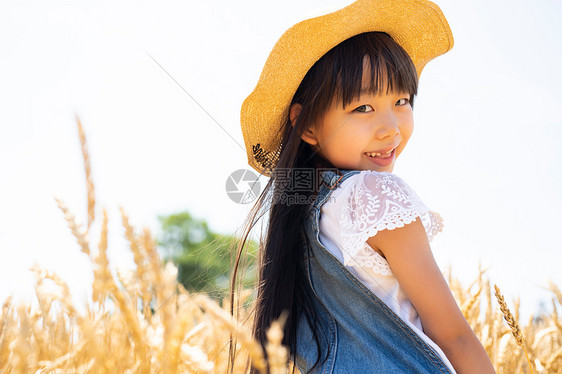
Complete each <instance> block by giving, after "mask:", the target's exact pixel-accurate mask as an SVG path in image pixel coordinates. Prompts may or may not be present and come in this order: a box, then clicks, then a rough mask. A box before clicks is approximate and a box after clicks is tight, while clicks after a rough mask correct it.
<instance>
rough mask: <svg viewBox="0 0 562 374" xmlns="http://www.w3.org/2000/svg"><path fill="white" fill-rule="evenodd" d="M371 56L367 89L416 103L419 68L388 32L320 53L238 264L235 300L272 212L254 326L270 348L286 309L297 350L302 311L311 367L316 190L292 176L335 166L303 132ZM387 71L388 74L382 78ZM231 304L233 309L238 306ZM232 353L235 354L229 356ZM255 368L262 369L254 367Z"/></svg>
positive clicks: (346, 97) (341, 97) (340, 99)
mask: <svg viewBox="0 0 562 374" xmlns="http://www.w3.org/2000/svg"><path fill="white" fill-rule="evenodd" d="M365 58H368V60H369V61H370V72H371V75H370V77H373V78H372V79H371V83H370V87H369V91H370V92H371V93H372V94H374V95H377V94H379V93H382V92H383V90H384V89H385V88H386V93H387V94H388V92H389V91H390V92H397V91H405V92H409V93H410V104H411V105H412V107H413V105H414V96H415V95H417V87H418V75H417V72H416V68H415V66H414V64H413V62H412V60H411V58H410V56H409V55H408V54H407V53H406V51H405V50H404V49H403V48H402V47H401V46H400V45H398V44H397V43H396V42H395V41H394V40H393V39H392V38H391V37H390V35H388V34H387V33H384V32H366V33H362V34H358V35H355V36H353V37H351V38H349V39H347V40H345V41H343V42H341V43H340V44H338V45H337V46H335V47H334V48H332V49H331V50H330V51H328V52H327V53H326V54H325V55H324V56H322V57H321V58H320V59H319V60H318V61H317V62H316V63H315V64H314V65H313V66H312V67H311V68H310V70H309V71H308V72H307V74H306V75H305V77H304V78H303V80H302V82H301V84H300V86H299V87H298V89H297V91H296V92H295V95H294V97H293V99H292V104H294V103H298V104H300V105H301V106H302V109H301V111H300V113H299V114H298V117H297V118H296V120H295V121H294V123H291V120H290V118H286V119H285V121H284V123H283V124H282V126H281V127H280V129H279V133H278V134H277V135H278V136H279V137H280V139H281V144H282V149H281V152H280V154H279V160H278V162H277V164H276V166H275V167H274V169H273V170H272V172H271V178H270V179H269V181H268V183H267V185H266V186H265V189H264V190H263V192H262V193H261V194H260V196H259V197H258V199H257V201H256V203H255V205H254V206H253V208H252V210H251V212H250V214H249V215H248V218H247V219H246V222H245V224H244V234H243V236H242V240H241V242H240V243H239V244H238V248H237V257H236V262H235V265H234V268H233V272H232V278H231V300H232V299H233V298H234V295H235V291H236V289H237V287H239V282H237V278H238V277H239V274H238V266H239V263H240V261H241V259H242V258H243V252H244V251H243V249H244V245H245V243H246V241H247V239H248V235H249V234H250V232H251V230H252V228H253V227H254V226H255V225H256V224H257V222H258V220H259V219H260V218H261V217H262V216H264V215H265V214H266V213H269V220H268V222H267V227H266V235H265V238H262V237H260V243H259V254H258V277H259V278H258V283H257V298H256V304H255V310H254V324H253V334H254V337H255V338H256V339H257V341H259V342H260V343H261V344H262V346H263V347H264V348H265V344H266V343H267V337H266V331H267V328H268V327H269V326H270V325H271V323H272V322H273V321H275V320H276V319H278V318H279V317H280V316H281V315H282V314H283V313H284V312H285V313H286V314H285V315H286V317H287V318H286V321H285V325H284V336H283V341H282V343H283V344H284V345H286V346H288V347H289V349H290V352H291V355H293V357H294V354H295V353H296V347H297V343H299V344H302V343H303V342H297V339H296V332H297V328H298V321H299V319H300V318H301V317H302V316H304V317H305V318H306V319H307V321H308V323H309V324H310V326H313V332H314V339H315V344H316V347H317V352H318V356H317V357H318V360H317V361H316V363H315V364H314V365H313V367H311V368H310V370H312V369H313V368H314V367H316V366H317V365H319V364H320V362H321V360H322V357H325V355H326V353H327V352H321V346H320V338H321V337H320V336H319V335H318V330H317V329H315V328H314V326H316V325H317V315H316V313H315V311H314V309H313V303H312V299H311V298H312V297H313V296H312V294H311V290H310V287H309V284H308V281H307V279H306V276H305V273H304V269H303V266H302V265H303V264H302V263H303V261H302V257H303V253H302V251H303V242H302V240H303V238H304V237H305V236H304V235H305V234H304V225H305V220H306V218H307V217H308V215H309V213H310V208H311V207H312V201H313V198H314V197H315V196H316V194H317V193H318V191H317V190H313V189H311V190H305V191H300V190H299V191H297V190H296V189H295V188H293V187H294V186H293V184H292V183H293V181H294V178H293V174H294V173H295V171H296V170H299V169H301V170H302V169H310V168H314V169H316V168H334V169H335V166H334V165H332V164H331V163H330V162H329V161H328V160H327V159H325V158H323V157H322V156H321V155H320V154H319V153H317V152H315V151H314V150H313V149H312V148H311V146H310V145H309V144H308V143H306V142H304V141H303V140H302V139H301V135H302V134H303V132H304V131H305V130H307V129H308V128H309V127H310V126H314V124H315V123H316V122H317V121H318V120H319V119H321V118H322V117H323V116H324V114H325V113H326V111H327V110H328V109H329V106H330V105H331V103H332V100H333V99H334V98H335V99H336V100H337V103H340V104H342V106H343V107H346V106H347V105H348V104H349V103H350V102H351V101H353V100H355V99H357V98H359V96H360V93H361V88H362V78H363V63H364V59H365ZM381 77H388V78H387V79H386V81H383V78H381ZM297 195H300V196H297ZM292 197H293V198H295V199H296V198H300V200H299V201H301V202H303V201H304V202H305V203H302V204H287V201H291V200H290V199H291V198H292ZM293 201H296V200H293ZM231 304H232V305H233V303H231ZM231 312H232V313H233V309H232V308H231ZM304 343H308V342H304ZM232 352H233V350H232V346H231V353H232ZM233 359H234V357H233V356H232V355H231V360H233ZM253 371H254V372H255V371H256V370H255V368H254V369H253Z"/></svg>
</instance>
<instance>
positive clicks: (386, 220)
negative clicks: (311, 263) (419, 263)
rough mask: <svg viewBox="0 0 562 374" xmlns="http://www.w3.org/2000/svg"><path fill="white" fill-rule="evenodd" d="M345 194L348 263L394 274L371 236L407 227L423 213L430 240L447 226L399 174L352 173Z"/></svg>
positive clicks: (344, 233)
mask: <svg viewBox="0 0 562 374" xmlns="http://www.w3.org/2000/svg"><path fill="white" fill-rule="evenodd" d="M352 178H353V179H355V181H354V182H352V183H350V184H348V188H346V189H345V191H344V193H343V195H342V198H343V199H344V200H343V201H344V202H346V203H344V207H343V209H342V211H341V216H340V220H339V223H340V227H341V238H342V243H343V248H342V249H343V250H342V252H343V258H344V265H348V266H349V265H351V266H357V265H359V266H363V267H367V268H370V269H372V270H373V271H375V272H376V273H379V274H381V275H386V276H389V275H392V271H391V269H390V266H389V264H388V261H387V260H386V259H385V258H384V257H382V256H381V255H380V254H378V253H377V252H376V251H374V250H373V249H372V248H371V246H370V245H369V244H367V239H368V238H370V237H372V236H374V235H376V234H377V232H379V231H381V230H384V229H388V230H393V229H395V228H397V227H403V226H404V225H407V224H408V223H411V222H413V221H415V220H416V218H417V217H420V220H421V221H422V223H423V226H424V228H425V231H426V233H427V237H428V240H429V241H432V240H433V238H434V236H435V235H436V234H437V233H438V232H441V231H442V230H443V226H444V225H443V218H442V217H441V215H440V214H439V213H437V212H434V211H430V210H429V209H428V208H427V206H425V204H424V203H423V202H422V201H421V199H420V198H419V196H418V195H417V194H416V193H415V192H414V191H413V190H412V189H411V188H410V187H409V186H408V185H407V184H406V183H405V182H404V181H403V180H402V179H400V178H399V177H398V176H396V175H395V174H392V173H387V172H376V171H370V170H364V171H362V172H361V173H359V174H357V175H355V176H353V177H350V178H349V179H352Z"/></svg>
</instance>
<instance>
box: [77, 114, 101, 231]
mask: <svg viewBox="0 0 562 374" xmlns="http://www.w3.org/2000/svg"><path fill="white" fill-rule="evenodd" d="M76 124H77V125H78V137H79V138H80V145H81V149H82V158H83V159H84V170H85V171H86V190H87V191H88V226H87V227H88V229H89V228H90V226H91V225H92V222H93V221H94V219H95V211H94V210H95V209H94V208H95V205H96V194H95V192H94V182H93V180H92V170H91V165H90V153H89V152H88V146H87V143H86V135H85V134H84V129H83V128H82V122H81V121H80V118H79V117H78V115H76Z"/></svg>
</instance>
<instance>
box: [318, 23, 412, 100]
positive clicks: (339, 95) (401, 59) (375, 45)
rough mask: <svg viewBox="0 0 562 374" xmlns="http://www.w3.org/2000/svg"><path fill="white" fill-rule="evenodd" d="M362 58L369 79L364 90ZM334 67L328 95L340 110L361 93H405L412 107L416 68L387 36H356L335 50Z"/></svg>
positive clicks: (382, 34) (367, 34) (401, 49)
mask: <svg viewBox="0 0 562 374" xmlns="http://www.w3.org/2000/svg"><path fill="white" fill-rule="evenodd" d="M365 58H366V60H367V62H368V64H367V67H368V68H370V71H369V74H367V76H368V77H370V79H369V81H368V83H367V85H366V86H365V87H363V83H364V82H363V73H364V72H363V69H364V59H365ZM333 67H334V69H333V71H332V77H331V79H329V81H330V82H331V83H332V84H333V86H332V87H330V88H329V91H331V92H333V95H332V99H336V102H337V103H338V104H341V105H342V107H343V108H345V107H347V106H348V105H349V104H350V103H351V102H353V101H354V100H357V99H359V98H360V96H361V94H362V93H364V92H365V91H363V92H362V89H366V90H367V91H366V93H370V94H372V95H383V94H385V95H387V94H389V93H390V92H407V93H409V94H410V103H411V105H412V106H413V98H414V96H415V95H417V88H418V75H417V72H416V67H415V65H414V63H413V62H412V59H411V58H410V56H409V55H408V54H407V53H406V51H404V49H403V48H402V47H400V45H398V44H397V43H396V42H395V41H394V40H393V39H392V38H391V37H390V35H388V34H386V33H382V32H370V33H363V34H359V35H356V36H354V37H352V38H350V39H347V40H346V41H344V42H343V43H341V44H340V45H338V46H336V47H335V48H334V56H333ZM326 88H328V87H326Z"/></svg>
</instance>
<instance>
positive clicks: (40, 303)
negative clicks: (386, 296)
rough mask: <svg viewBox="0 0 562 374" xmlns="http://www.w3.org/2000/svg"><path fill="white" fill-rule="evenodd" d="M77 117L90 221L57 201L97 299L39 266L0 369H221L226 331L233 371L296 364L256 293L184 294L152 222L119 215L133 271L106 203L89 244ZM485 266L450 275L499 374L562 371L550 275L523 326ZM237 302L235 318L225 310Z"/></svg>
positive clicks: (16, 308)
mask: <svg viewBox="0 0 562 374" xmlns="http://www.w3.org/2000/svg"><path fill="white" fill-rule="evenodd" d="M77 122H78V128H79V136H80V141H81V145H82V154H83V157H84V167H85V169H86V179H87V201H88V225H87V229H83V228H82V227H81V225H80V224H78V223H77V222H76V219H75V217H74V216H73V215H72V214H71V213H70V211H69V209H68V208H67V206H66V205H65V204H64V202H63V201H62V200H60V199H57V204H58V206H59V208H60V209H61V211H62V212H63V215H64V219H65V220H66V221H67V223H68V226H69V228H70V231H71V233H72V235H73V236H74V237H75V238H76V240H77V242H78V245H79V248H80V250H81V251H82V252H83V253H84V254H85V255H86V256H88V258H89V260H90V263H91V266H92V272H93V282H92V297H91V300H88V302H87V304H86V305H85V312H80V311H79V310H78V308H76V307H75V305H74V302H73V299H72V297H71V295H70V290H69V287H68V285H67V284H66V283H65V282H64V280H62V279H61V278H59V277H58V276H57V275H56V274H55V273H53V272H50V271H48V270H47V269H43V268H41V267H39V266H35V267H33V268H32V271H33V272H34V274H35V275H36V282H35V295H36V297H37V305H36V306H34V307H32V306H31V305H25V304H19V305H14V303H13V302H12V299H11V298H8V299H7V300H5V301H4V303H3V305H2V311H1V315H0V372H1V373H38V374H39V373H131V374H132V373H147V374H148V373H195V372H197V373H225V372H227V370H228V362H229V355H230V352H229V341H230V339H234V340H233V341H234V352H233V354H234V356H235V357H237V360H236V361H235V362H234V368H233V369H234V372H235V373H247V372H248V362H251V363H252V364H253V365H254V366H255V367H256V368H257V369H258V370H259V371H261V372H263V373H265V372H270V373H272V374H285V373H288V372H290V371H291V370H292V365H291V364H290V363H288V359H289V353H288V350H287V347H285V346H283V345H282V343H281V342H282V339H283V324H284V322H285V318H286V316H282V317H281V318H280V319H279V320H278V321H275V322H274V323H273V324H272V325H271V327H270V329H269V330H268V331H267V339H268V342H267V344H266V345H265V351H264V350H263V349H262V346H261V345H260V344H259V343H258V342H257V341H255V339H254V338H253V336H252V334H251V332H250V331H251V330H250V326H251V322H252V321H251V319H252V318H251V316H252V314H251V309H250V307H248V306H245V305H246V303H244V300H245V299H246V298H248V297H249V296H250V295H251V293H252V291H251V290H240V292H239V298H238V299H235V300H234V301H231V300H229V299H225V300H223V301H222V305H219V303H217V302H216V301H214V300H213V299H211V298H210V297H208V296H207V295H205V294H191V293H189V292H187V291H186V290H185V288H184V287H183V286H182V285H181V284H178V282H177V269H176V267H175V266H174V265H173V264H171V263H166V264H163V263H162V261H161V259H160V257H159V256H158V252H157V249H156V245H155V243H154V240H153V236H152V234H151V232H150V230H149V229H148V228H144V229H143V230H142V231H140V232H138V231H136V230H135V227H134V226H133V225H132V224H131V223H130V220H129V217H128V216H127V215H126V214H125V211H124V210H123V209H121V219H122V224H123V227H124V229H125V237H126V239H127V240H128V244H129V250H130V251H131V253H132V255H133V259H134V263H135V265H136V266H135V269H134V270H133V271H130V270H115V269H113V268H112V267H111V264H110V261H109V259H108V257H107V250H108V242H107V236H108V219H109V218H108V215H107V211H106V210H105V209H103V214H102V221H101V222H100V225H101V227H100V238H99V241H98V245H97V251H95V253H94V252H93V251H91V246H90V243H89V240H88V230H89V228H90V227H91V225H93V224H95V223H96V221H95V217H96V215H95V214H94V212H95V198H94V196H95V194H94V190H93V188H94V185H93V183H92V181H91V170H90V161H89V153H88V151H87V147H86V140H85V136H84V132H83V129H82V126H81V124H80V122H79V119H78V117H77ZM486 271H487V270H482V269H480V267H479V271H478V276H477V277H476V279H475V281H474V282H472V284H470V285H469V286H468V287H464V286H463V285H461V283H460V282H459V281H458V279H456V278H455V277H453V276H452V273H451V268H450V267H449V274H448V278H447V279H448V282H449V286H450V287H451V290H452V292H453V295H454V296H455V299H456V300H457V302H458V304H459V305H460V306H461V311H462V313H463V315H464V316H465V318H466V319H467V321H468V322H469V324H470V326H471V328H472V329H473V331H474V332H475V334H476V335H477V337H478V338H479V339H480V341H481V342H482V344H483V346H484V348H485V350H486V352H487V354H488V355H489V357H490V359H491V360H492V363H493V365H494V367H495V368H496V371H497V373H498V374H507V373H509V374H512V373H529V372H530V373H532V372H537V373H561V374H562V321H561V320H560V318H559V316H558V311H557V308H558V307H559V306H560V305H561V303H562V292H560V290H559V288H558V287H557V286H556V285H554V283H550V285H549V288H550V290H551V292H552V293H553V295H554V296H553V298H552V305H553V312H552V313H551V314H549V315H541V316H538V317H534V316H532V315H531V316H530V318H529V320H528V321H527V323H526V324H520V323H519V304H520V303H519V300H518V299H517V300H516V301H514V313H513V314H512V313H511V311H510V310H509V308H508V307H507V303H506V302H505V300H504V298H503V296H502V295H501V294H500V292H499V288H498V287H497V286H495V296H496V299H497V302H498V305H499V310H498V308H496V307H495V305H493V303H492V293H493V292H492V290H491V286H490V281H489V280H488V279H487V278H486V277H485V272H486ZM114 274H115V275H114ZM474 287H476V291H475V292H474V291H473V289H474ZM232 302H234V310H235V311H236V316H237V318H233V317H232V316H231V315H230V312H229V311H230V304H231V303H232ZM502 316H503V317H504V318H505V321H506V322H507V325H508V326H506V325H505V324H504V323H503V321H502ZM518 347H522V348H523V349H519V348H518Z"/></svg>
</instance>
